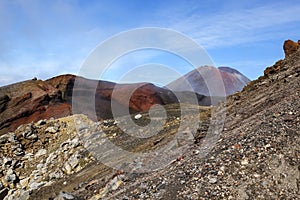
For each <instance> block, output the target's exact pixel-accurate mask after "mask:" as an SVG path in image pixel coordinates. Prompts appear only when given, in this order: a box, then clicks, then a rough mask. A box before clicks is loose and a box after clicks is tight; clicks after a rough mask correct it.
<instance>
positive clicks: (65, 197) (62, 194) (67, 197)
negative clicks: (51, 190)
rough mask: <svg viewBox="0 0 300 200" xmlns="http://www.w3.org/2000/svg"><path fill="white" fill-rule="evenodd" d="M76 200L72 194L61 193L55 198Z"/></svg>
mask: <svg viewBox="0 0 300 200" xmlns="http://www.w3.org/2000/svg"><path fill="white" fill-rule="evenodd" d="M71 199H75V197H74V196H73V195H72V194H69V193H66V192H60V193H59V195H58V196H57V197H56V198H55V200H71Z"/></svg>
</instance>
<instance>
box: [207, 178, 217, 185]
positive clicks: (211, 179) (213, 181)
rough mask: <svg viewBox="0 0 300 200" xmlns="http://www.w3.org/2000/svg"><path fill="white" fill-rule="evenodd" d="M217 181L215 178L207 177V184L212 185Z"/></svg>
mask: <svg viewBox="0 0 300 200" xmlns="http://www.w3.org/2000/svg"><path fill="white" fill-rule="evenodd" d="M217 181H218V179H217V178H216V177H209V178H208V182H209V183H212V184H214V183H216V182H217Z"/></svg>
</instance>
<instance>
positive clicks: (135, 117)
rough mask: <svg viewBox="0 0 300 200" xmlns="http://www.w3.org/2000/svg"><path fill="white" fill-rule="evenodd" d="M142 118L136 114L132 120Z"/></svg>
mask: <svg viewBox="0 0 300 200" xmlns="http://www.w3.org/2000/svg"><path fill="white" fill-rule="evenodd" d="M142 116H143V115H141V114H137V115H135V116H134V119H140V118H142Z"/></svg>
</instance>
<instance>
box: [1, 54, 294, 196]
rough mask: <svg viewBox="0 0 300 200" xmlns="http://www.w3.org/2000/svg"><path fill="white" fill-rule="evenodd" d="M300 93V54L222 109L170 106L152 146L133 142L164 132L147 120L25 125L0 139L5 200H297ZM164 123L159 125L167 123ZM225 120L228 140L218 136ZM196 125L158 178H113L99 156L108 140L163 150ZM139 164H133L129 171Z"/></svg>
mask: <svg viewBox="0 0 300 200" xmlns="http://www.w3.org/2000/svg"><path fill="white" fill-rule="evenodd" d="M299 86H300V50H299V49H297V51H295V52H293V53H291V54H289V55H288V56H286V58H285V59H284V60H280V61H278V62H276V63H275V65H274V66H271V67H269V68H267V69H266V70H265V75H264V76H262V77H260V78H259V79H258V80H255V81H252V82H250V83H249V84H248V85H247V87H245V88H244V89H243V91H241V92H239V93H236V94H234V95H232V96H230V97H229V98H228V99H227V101H226V102H225V103H221V104H219V105H218V106H216V107H198V106H196V105H187V106H184V107H183V108H181V109H179V106H180V105H178V104H169V105H166V106H165V109H166V110H167V113H169V114H168V119H167V121H166V122H165V123H163V127H162V129H161V130H160V131H159V134H155V135H153V136H150V137H147V138H140V137H138V138H134V137H131V136H130V135H128V134H126V133H127V132H129V131H130V130H131V129H132V130H134V131H137V132H139V133H140V134H142V135H151V133H152V132H155V133H156V132H157V130H156V129H155V127H154V129H146V130H144V129H142V126H144V125H147V124H148V123H149V122H150V119H149V114H148V113H147V112H146V113H143V112H142V113H140V114H133V115H132V116H131V117H132V119H133V120H134V121H135V122H136V123H137V124H139V125H141V127H140V129H137V130H136V129H133V127H132V126H130V124H127V125H128V126H126V127H123V128H124V129H123V130H121V129H120V128H119V123H120V122H122V120H124V119H125V118H124V117H120V118H115V119H107V120H104V121H100V122H94V121H92V120H90V119H89V118H87V117H86V116H84V115H73V116H69V117H66V118H61V119H56V120H41V121H38V122H36V123H30V124H25V125H22V126H20V127H19V128H18V129H17V130H15V131H14V132H10V133H7V134H4V135H2V136H0V154H1V155H0V159H1V162H0V163H1V166H0V180H1V181H0V199H1V198H4V199H91V200H94V199H170V200H171V199H172V200H173V199H299V196H300V188H299V186H300V167H299V166H300V145H299V144H300V137H299V136H300V112H299V111H300V103H299V97H300V87H299ZM183 109H185V110H186V112H184V114H182V113H181V111H182V110H183ZM197 109H199V110H200V113H199V116H198V115H196V114H195V112H194V111H195V110H197ZM153 112H154V113H155V112H156V110H155V109H154V110H153ZM196 113H198V112H196ZM160 114H161V112H159V110H158V115H156V116H155V117H152V118H151V121H154V122H155V121H161V116H160ZM224 115H226V117H225V118H224ZM223 120H225V121H224V126H221V127H222V129H221V131H220V132H219V131H218V130H219V129H214V128H211V127H215V126H216V127H219V124H221V125H222V122H223ZM125 121H126V119H125ZM195 121H196V122H197V123H199V125H200V126H199V127H198V129H197V131H196V132H193V133H192V135H193V136H194V138H192V143H188V144H179V143H178V145H179V146H180V147H184V148H183V149H181V150H182V151H180V152H179V153H180V154H179V156H178V157H175V159H171V160H169V162H168V163H167V164H168V165H167V166H166V167H163V168H162V169H159V170H156V171H150V172H145V173H137V172H136V171H135V170H117V169H112V168H110V167H107V166H105V165H103V164H101V162H99V155H100V157H101V156H102V155H101V153H100V154H97V153H96V154H95V149H93V148H92V147H93V146H94V147H102V146H103V145H102V144H103V143H102V140H103V139H104V138H108V139H109V141H111V142H112V143H114V144H115V145H116V146H120V147H122V148H123V149H126V150H128V151H130V152H141V151H150V150H156V149H163V146H164V145H166V144H169V143H170V142H171V141H173V139H174V136H175V134H176V132H178V130H179V131H181V132H182V133H183V135H185V133H186V134H189V133H190V131H191V129H190V127H192V126H194V125H195V124H192V123H194V122H195ZM185 122H188V123H185ZM182 124H183V125H182ZM179 126H182V127H181V128H182V129H178V127H179ZM160 128H161V127H160ZM216 130H217V131H216ZM207 144H210V145H209V146H207ZM100 149H101V148H100ZM163 150H164V149H163ZM116 155H117V154H116ZM165 155H166V153H164V151H162V152H160V154H158V155H157V156H158V157H162V158H164V156H165ZM166 158H167V157H166ZM111 159H112V162H118V160H119V157H117V156H116V157H111ZM140 161H141V160H140V158H139V157H137V158H134V160H133V161H132V160H129V161H128V165H126V167H127V168H126V169H128V167H129V169H130V167H132V166H133V165H134V164H135V165H134V166H136V163H139V162H140ZM147 164H149V165H151V163H147ZM152 164H155V163H152ZM124 169H125V167H124Z"/></svg>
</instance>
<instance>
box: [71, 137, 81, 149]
mask: <svg viewBox="0 0 300 200" xmlns="http://www.w3.org/2000/svg"><path fill="white" fill-rule="evenodd" d="M71 145H72V147H73V148H75V147H78V146H79V139H78V138H74V139H73V140H72V141H71Z"/></svg>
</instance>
